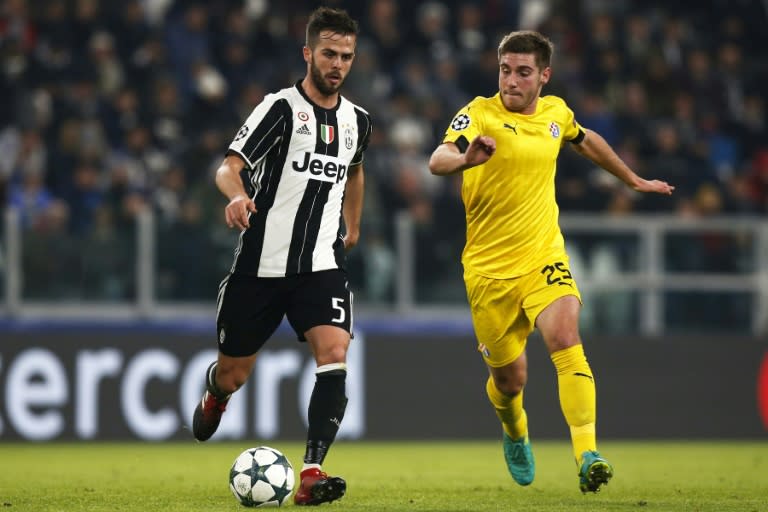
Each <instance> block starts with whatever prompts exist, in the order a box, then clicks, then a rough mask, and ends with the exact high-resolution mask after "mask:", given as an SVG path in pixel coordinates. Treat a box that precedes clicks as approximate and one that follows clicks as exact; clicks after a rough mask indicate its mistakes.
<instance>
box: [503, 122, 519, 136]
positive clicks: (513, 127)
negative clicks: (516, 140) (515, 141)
mask: <svg viewBox="0 0 768 512" xmlns="http://www.w3.org/2000/svg"><path fill="white" fill-rule="evenodd" d="M504 128H509V129H510V130H512V131H513V132H515V135H517V125H515V126H512V125H511V124H508V123H504Z"/></svg>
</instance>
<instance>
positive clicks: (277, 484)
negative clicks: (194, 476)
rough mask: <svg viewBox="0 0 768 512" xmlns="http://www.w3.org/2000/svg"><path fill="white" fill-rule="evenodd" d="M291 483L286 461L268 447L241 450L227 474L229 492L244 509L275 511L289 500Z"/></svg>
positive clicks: (291, 478) (286, 459)
mask: <svg viewBox="0 0 768 512" xmlns="http://www.w3.org/2000/svg"><path fill="white" fill-rule="evenodd" d="M294 482H295V480H294V475H293V466H291V463H290V462H289V461H288V458H287V457H286V456H285V455H283V454H282V453H281V452H280V451H279V450H276V449H274V448H270V447H269V446H258V447H256V448H249V449H247V450H245V451H244V452H243V453H241V454H240V455H238V456H237V458H236V459H235V462H234V463H233V464H232V469H230V471H229V488H230V490H231V491H232V494H234V495H235V498H237V501H239V502H240V503H241V504H242V505H244V506H246V507H279V506H280V505H282V504H283V503H285V502H286V501H287V500H288V498H290V496H291V493H292V492H293V485H294Z"/></svg>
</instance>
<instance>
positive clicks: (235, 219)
mask: <svg viewBox="0 0 768 512" xmlns="http://www.w3.org/2000/svg"><path fill="white" fill-rule="evenodd" d="M243 167H245V162H244V161H243V159H242V158H240V157H239V156H238V155H235V154H230V155H227V156H226V158H224V161H223V162H221V165H220V166H219V168H218V169H217V170H216V186H217V187H219V190H220V191H221V193H222V194H224V195H225V196H227V199H229V203H228V204H227V206H226V208H224V217H225V220H226V222H227V226H229V227H231V228H233V227H234V228H237V229H247V228H248V226H249V225H250V222H249V221H248V214H249V213H256V205H255V204H254V202H253V200H252V199H251V198H250V197H248V194H247V193H246V192H245V187H244V186H243V180H242V179H241V178H240V171H242V170H243Z"/></svg>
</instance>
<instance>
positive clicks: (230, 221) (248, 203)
mask: <svg viewBox="0 0 768 512" xmlns="http://www.w3.org/2000/svg"><path fill="white" fill-rule="evenodd" d="M249 213H256V204H254V202H253V200H251V199H250V198H249V197H247V196H244V195H236V196H235V197H233V198H232V199H231V200H230V201H229V204H228V205H227V207H226V208H224V216H225V217H226V220H227V226H229V227H230V228H237V229H240V230H243V229H248V226H250V222H248V214H249Z"/></svg>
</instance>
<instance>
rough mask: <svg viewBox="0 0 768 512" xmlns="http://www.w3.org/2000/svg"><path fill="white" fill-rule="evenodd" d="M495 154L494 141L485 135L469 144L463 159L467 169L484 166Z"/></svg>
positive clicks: (479, 136)
mask: <svg viewBox="0 0 768 512" xmlns="http://www.w3.org/2000/svg"><path fill="white" fill-rule="evenodd" d="M495 152H496V141H495V140H494V139H493V137H488V136H487V135H478V136H477V137H475V138H474V139H473V140H472V142H470V143H469V147H467V151H466V152H465V153H464V159H465V160H466V162H467V166H468V167H474V166H476V165H480V164H484V163H485V162H487V161H488V159H490V158H491V156H493V154H494V153H495Z"/></svg>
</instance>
